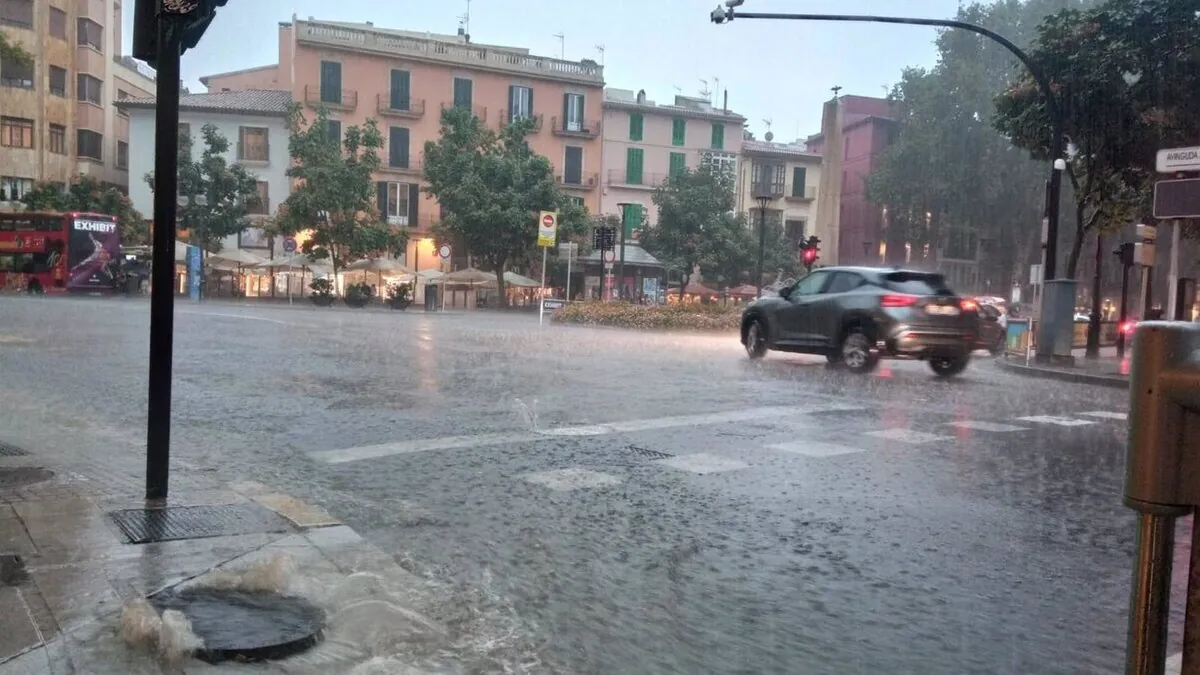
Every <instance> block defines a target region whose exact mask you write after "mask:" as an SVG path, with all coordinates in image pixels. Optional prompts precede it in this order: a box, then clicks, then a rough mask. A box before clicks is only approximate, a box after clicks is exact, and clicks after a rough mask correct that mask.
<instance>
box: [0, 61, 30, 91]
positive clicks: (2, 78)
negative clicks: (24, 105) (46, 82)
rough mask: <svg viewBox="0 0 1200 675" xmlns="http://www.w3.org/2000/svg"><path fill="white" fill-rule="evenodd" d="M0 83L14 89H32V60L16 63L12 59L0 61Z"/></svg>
mask: <svg viewBox="0 0 1200 675" xmlns="http://www.w3.org/2000/svg"><path fill="white" fill-rule="evenodd" d="M0 85H4V86H5V87H14V88H16V89H33V62H32V61H30V62H29V63H17V62H16V61H14V60H13V59H5V60H4V61H3V62H0Z"/></svg>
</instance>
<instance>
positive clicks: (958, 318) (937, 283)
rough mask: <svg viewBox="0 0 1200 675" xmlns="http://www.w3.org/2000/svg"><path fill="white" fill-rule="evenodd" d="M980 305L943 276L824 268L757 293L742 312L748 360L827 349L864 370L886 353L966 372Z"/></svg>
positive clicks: (948, 372) (841, 362)
mask: <svg viewBox="0 0 1200 675" xmlns="http://www.w3.org/2000/svg"><path fill="white" fill-rule="evenodd" d="M977 310H978V307H977V305H976V303H975V302H974V301H973V300H964V299H963V298H960V297H959V296H958V295H957V294H955V293H954V291H952V290H950V288H949V287H948V286H947V285H946V281H945V278H944V277H943V276H942V275H940V274H935V273H930V272H920V271H914V270H904V269H898V268H873V267H825V268H821V269H819V270H816V271H814V272H812V273H811V274H809V275H808V276H806V277H804V278H803V279H800V280H799V281H797V282H795V283H794V284H791V285H790V286H787V287H785V288H782V289H780V291H779V296H778V297H772V298H760V299H759V300H757V301H755V302H753V303H751V304H750V305H749V306H747V307H746V309H745V311H744V312H743V313H742V322H741V340H742V344H743V345H744V346H745V348H746V353H747V354H748V355H749V356H750V358H751V359H758V358H762V357H763V356H764V355H766V353H767V352H768V351H770V350H776V351H781V352H797V353H805V354H823V355H824V356H825V357H826V358H827V359H829V362H830V363H831V364H833V365H835V366H840V367H844V368H846V369H848V370H850V371H852V372H856V373H864V372H868V371H870V370H871V369H873V368H874V367H875V366H876V365H877V364H878V362H879V360H880V359H881V358H895V359H921V360H925V361H928V362H929V365H930V367H931V368H932V369H933V372H934V373H936V374H937V375H939V376H941V377H949V376H952V375H956V374H958V373H961V372H962V371H963V370H964V369H965V368H966V367H967V364H968V363H970V360H971V352H972V351H973V350H974V348H975V344H976V341H977V340H978V337H979V316H978V313H977Z"/></svg>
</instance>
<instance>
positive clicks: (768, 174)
mask: <svg viewBox="0 0 1200 675" xmlns="http://www.w3.org/2000/svg"><path fill="white" fill-rule="evenodd" d="M786 175H787V167H785V166H784V165H782V164H760V163H758V162H755V163H754V168H753V169H752V172H751V183H753V185H754V190H753V192H754V194H753V196H754V198H755V199H757V198H758V197H759V196H760V195H762V196H771V197H776V196H782V195H783V183H784V179H785V177H786Z"/></svg>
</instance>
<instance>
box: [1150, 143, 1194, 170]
mask: <svg viewBox="0 0 1200 675" xmlns="http://www.w3.org/2000/svg"><path fill="white" fill-rule="evenodd" d="M1154 164H1155V168H1157V169H1158V172H1159V173H1179V172H1188V171H1200V146H1198V147H1194V148H1166V149H1164V150H1159V151H1158V156H1157V157H1156V158H1155V162H1154Z"/></svg>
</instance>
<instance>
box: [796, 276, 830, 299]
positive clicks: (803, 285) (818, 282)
mask: <svg viewBox="0 0 1200 675" xmlns="http://www.w3.org/2000/svg"><path fill="white" fill-rule="evenodd" d="M828 279H829V273H828V272H813V273H812V274H810V275H808V276H806V277H804V278H803V279H801V280H800V281H798V282H796V285H795V286H794V287H792V292H791V293H788V298H789V299H793V300H794V299H796V298H799V297H802V296H805V295H816V294H817V293H820V292H821V288H822V287H823V286H824V285H825V282H826V281H827V280H828Z"/></svg>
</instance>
